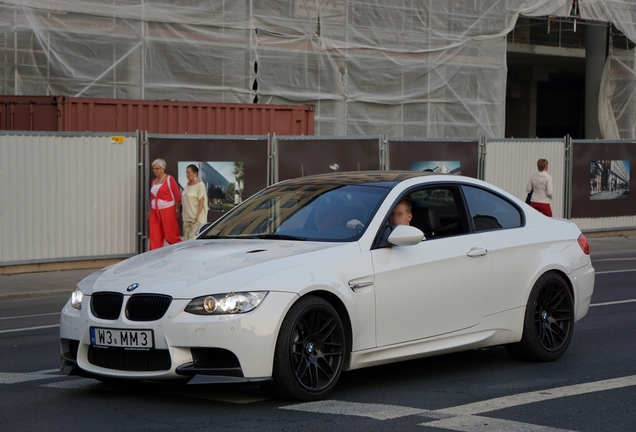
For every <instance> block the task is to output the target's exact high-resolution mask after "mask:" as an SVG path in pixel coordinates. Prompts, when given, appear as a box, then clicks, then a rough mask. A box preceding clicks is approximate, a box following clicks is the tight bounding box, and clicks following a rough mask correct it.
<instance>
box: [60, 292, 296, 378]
mask: <svg viewBox="0 0 636 432" xmlns="http://www.w3.org/2000/svg"><path fill="white" fill-rule="evenodd" d="M297 297H298V296H297V295H296V294H293V293H284V292H269V294H268V295H267V297H266V298H265V299H264V300H263V302H262V303H261V304H260V305H259V306H258V307H257V308H256V309H255V310H253V311H251V312H248V313H245V314H237V315H213V316H201V315H193V314H189V313H186V312H184V309H185V307H186V306H187V305H188V303H189V300H178V299H175V300H173V301H172V303H171V304H170V307H169V308H168V310H167V312H166V313H165V314H164V316H163V317H162V318H161V319H159V320H156V321H144V322H139V321H130V320H128V319H127V318H126V316H125V314H124V313H121V314H120V316H119V318H118V319H116V320H104V319H99V318H96V317H95V316H93V314H92V313H91V307H90V296H85V297H84V299H83V301H82V309H81V310H77V309H75V308H73V307H72V306H71V305H70V302H69V303H67V304H66V306H65V307H64V309H63V310H62V316H61V320H60V348H61V353H62V367H61V370H62V371H63V372H64V373H66V374H69V375H79V376H86V377H101V378H117V379H135V380H144V379H145V380H171V379H191V382H192V383H199V382H206V383H210V382H252V381H263V380H268V379H270V378H271V375H272V366H273V357H274V350H275V346H276V338H277V336H278V331H279V328H280V325H281V322H282V319H283V317H284V316H285V314H286V313H287V310H288V309H289V307H291V305H292V303H293V302H294V301H295V300H296V299H297ZM128 299H129V296H126V297H125V298H124V304H123V306H122V310H123V309H124V308H125V307H126V301H127V300H128ZM91 327H101V328H110V329H121V330H152V332H153V336H154V348H153V349H150V350H146V351H130V350H125V349H122V348H97V347H93V346H91V343H90V328H91Z"/></svg>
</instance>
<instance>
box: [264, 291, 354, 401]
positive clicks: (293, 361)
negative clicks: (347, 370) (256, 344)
mask: <svg viewBox="0 0 636 432" xmlns="http://www.w3.org/2000/svg"><path fill="white" fill-rule="evenodd" d="M346 354H347V343H346V336H345V331H344V327H343V325H342V321H341V319H340V317H339V315H338V312H336V310H335V309H334V308H333V306H331V304H329V302H327V301H326V300H323V299H322V298H319V297H313V296H307V297H303V298H301V299H300V300H299V301H298V302H296V303H295V304H294V305H293V306H292V307H291V309H290V310H289V313H288V314H287V316H286V317H285V320H284V321H283V324H282V326H281V330H280V333H279V335H278V340H277V343H276V353H275V357H274V373H273V378H274V383H273V387H274V391H275V392H276V393H277V394H278V395H279V396H281V397H284V398H289V399H295V400H317V399H320V398H322V397H324V396H326V395H327V394H328V393H329V392H330V391H331V390H332V389H333V388H334V387H335V385H336V383H337V381H338V379H339V378H340V374H341V373H342V370H343V368H344V365H345V359H346V358H347V355H346Z"/></svg>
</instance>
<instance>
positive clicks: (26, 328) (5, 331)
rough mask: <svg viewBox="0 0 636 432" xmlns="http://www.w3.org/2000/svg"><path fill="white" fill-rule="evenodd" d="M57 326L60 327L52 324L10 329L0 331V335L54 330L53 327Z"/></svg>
mask: <svg viewBox="0 0 636 432" xmlns="http://www.w3.org/2000/svg"><path fill="white" fill-rule="evenodd" d="M59 326H60V325H59V324H52V325H45V326H37V327H24V328H19V329H11V330H0V333H15V332H23V331H30V330H40V329H47V328H54V327H59Z"/></svg>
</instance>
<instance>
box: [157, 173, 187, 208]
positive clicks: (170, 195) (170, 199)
mask: <svg viewBox="0 0 636 432" xmlns="http://www.w3.org/2000/svg"><path fill="white" fill-rule="evenodd" d="M166 175H167V176H168V177H167V178H166V181H164V182H163V183H162V184H161V185H160V186H159V189H158V190H157V195H154V194H153V193H152V188H153V187H154V186H155V182H156V180H157V179H153V180H152V182H151V184H150V208H151V209H156V208H159V209H165V208H169V207H172V206H173V205H175V202H181V192H180V191H179V185H177V181H176V180H175V179H174V177H172V176H171V175H168V174H166ZM166 185H167V186H168V187H166Z"/></svg>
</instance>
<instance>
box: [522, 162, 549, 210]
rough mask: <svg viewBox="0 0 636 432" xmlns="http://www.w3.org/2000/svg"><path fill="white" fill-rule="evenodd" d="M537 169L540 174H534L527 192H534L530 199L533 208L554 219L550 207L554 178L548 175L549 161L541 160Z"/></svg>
mask: <svg viewBox="0 0 636 432" xmlns="http://www.w3.org/2000/svg"><path fill="white" fill-rule="evenodd" d="M537 168H538V169H539V172H536V173H534V174H533V175H532V177H530V181H529V182H528V186H526V192H528V193H530V192H532V198H531V199H530V205H531V206H532V208H534V209H536V210H538V211H540V212H541V213H543V214H544V215H546V216H549V217H552V208H551V207H550V201H552V177H551V176H550V174H548V161H547V160H546V159H539V160H538V161H537Z"/></svg>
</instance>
